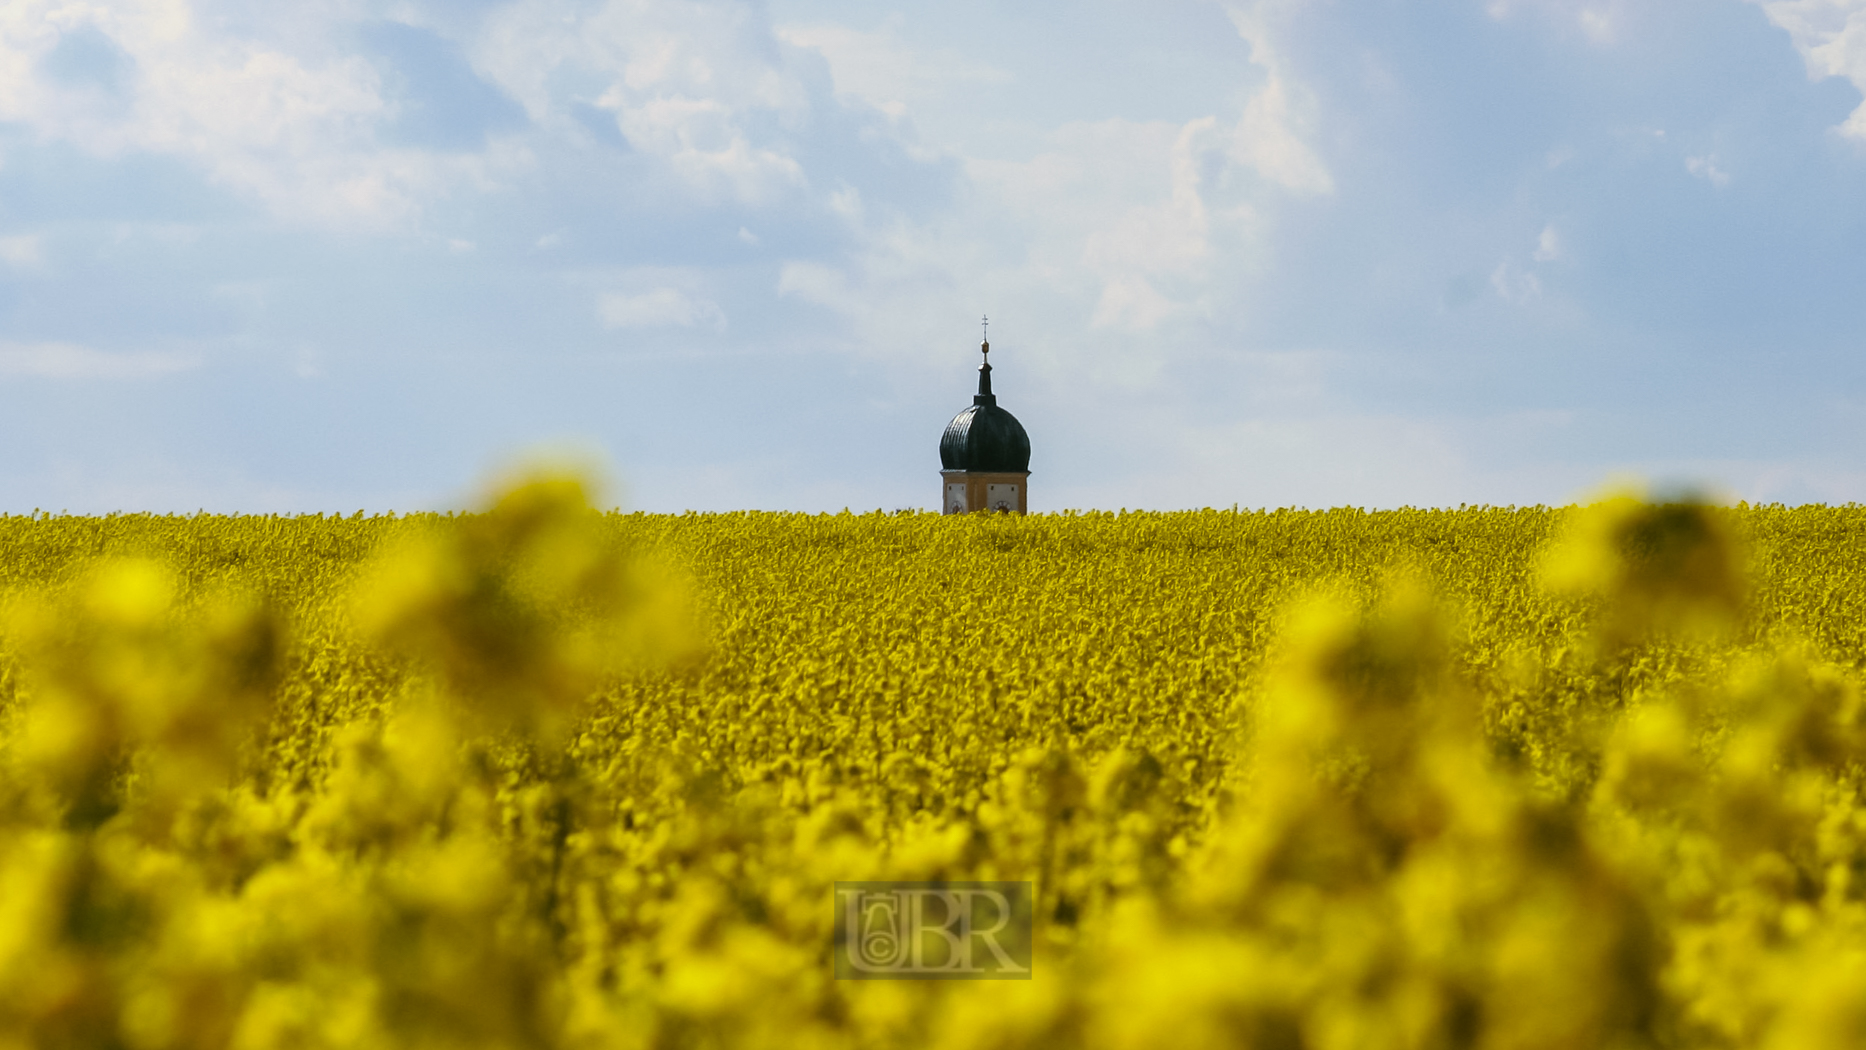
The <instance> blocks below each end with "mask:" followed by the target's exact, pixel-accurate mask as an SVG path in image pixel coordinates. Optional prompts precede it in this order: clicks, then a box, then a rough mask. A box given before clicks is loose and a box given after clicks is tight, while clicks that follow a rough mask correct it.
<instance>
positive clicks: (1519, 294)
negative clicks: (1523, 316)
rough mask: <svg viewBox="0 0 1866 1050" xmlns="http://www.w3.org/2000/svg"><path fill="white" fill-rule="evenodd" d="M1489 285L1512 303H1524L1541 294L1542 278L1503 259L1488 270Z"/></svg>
mask: <svg viewBox="0 0 1866 1050" xmlns="http://www.w3.org/2000/svg"><path fill="white" fill-rule="evenodd" d="M1490 287H1491V288H1492V289H1494V290H1495V291H1496V293H1497V294H1498V295H1499V296H1501V297H1503V298H1504V299H1506V300H1508V301H1510V302H1512V303H1526V302H1529V301H1530V300H1531V299H1535V298H1538V297H1540V296H1541V295H1542V278H1540V277H1537V276H1536V275H1535V274H1533V273H1529V272H1528V271H1525V270H1520V269H1518V268H1517V267H1516V266H1515V265H1513V264H1512V263H1510V262H1509V260H1507V259H1506V260H1504V261H1503V262H1500V263H1498V264H1497V268H1496V269H1494V270H1492V271H1490Z"/></svg>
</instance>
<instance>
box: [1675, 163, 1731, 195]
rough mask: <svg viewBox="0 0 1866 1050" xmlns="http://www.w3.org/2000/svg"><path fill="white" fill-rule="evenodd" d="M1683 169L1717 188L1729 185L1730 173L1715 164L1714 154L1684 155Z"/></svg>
mask: <svg viewBox="0 0 1866 1050" xmlns="http://www.w3.org/2000/svg"><path fill="white" fill-rule="evenodd" d="M1685 170H1686V171H1688V172H1690V173H1691V174H1693V175H1696V176H1697V177H1698V178H1700V179H1703V180H1705V181H1706V182H1709V183H1710V184H1711V185H1712V186H1716V187H1717V188H1719V189H1722V188H1723V187H1725V186H1728V185H1730V173H1729V172H1727V171H1725V170H1723V169H1722V168H1720V167H1718V166H1717V158H1716V156H1715V155H1706V156H1702V157H1686V158H1685Z"/></svg>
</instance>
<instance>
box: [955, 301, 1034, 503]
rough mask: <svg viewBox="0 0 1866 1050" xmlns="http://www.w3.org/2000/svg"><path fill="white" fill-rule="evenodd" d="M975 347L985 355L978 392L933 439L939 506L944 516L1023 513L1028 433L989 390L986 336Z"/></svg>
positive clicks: (1027, 478) (1027, 477)
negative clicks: (936, 440)
mask: <svg viewBox="0 0 1866 1050" xmlns="http://www.w3.org/2000/svg"><path fill="white" fill-rule="evenodd" d="M986 323H987V324H989V323H990V322H989V320H987V322H986ZM987 333H988V334H989V329H987ZM978 350H979V353H981V354H983V355H984V357H985V360H984V363H983V364H981V365H979V366H978V394H977V395H976V396H975V397H973V398H972V407H970V408H968V409H966V410H965V411H963V412H961V413H959V414H958V415H956V416H954V417H952V422H950V423H948V424H946V433H945V434H944V435H943V436H942V437H941V438H940V440H939V460H940V468H941V469H940V472H939V476H940V497H941V500H940V505H941V507H942V508H943V509H944V510H945V513H947V514H964V513H966V512H968V511H974V510H991V511H1004V512H1006V513H1016V514H1024V513H1027V512H1028V511H1029V510H1030V436H1029V435H1028V434H1025V433H1024V426H1023V424H1022V423H1019V422H1018V421H1017V417H1016V416H1013V415H1011V414H1010V413H1009V412H1006V411H1005V410H1004V409H1002V408H999V407H998V399H997V397H996V396H994V395H993V394H992V392H991V340H990V339H989V338H986V339H984V340H983V341H981V342H980V343H979V344H978Z"/></svg>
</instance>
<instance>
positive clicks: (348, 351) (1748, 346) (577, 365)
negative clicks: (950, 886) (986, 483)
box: [0, 0, 1866, 512]
mask: <svg viewBox="0 0 1866 1050" xmlns="http://www.w3.org/2000/svg"><path fill="white" fill-rule="evenodd" d="M1862 85H1866V0H1763V2H1755V0H1433V2H1430V3H1421V2H1418V0H1413V2H1407V3H1400V2H1394V0H1353V2H1349V0H1259V2H1255V3H1249V2H1238V3H1230V4H1227V3H1219V2H1207V0H1196V2H1195V0H1184V2H1175V0H1151V2H1148V3H1139V2H1135V0H1080V2H1075V3H1070V4H1044V3H1035V4H1033V3H1018V4H1013V3H986V2H975V0H945V2H942V3H937V4H935V3H930V2H928V3H899V4H890V5H876V4H849V3H830V2H825V0H771V2H767V3H739V2H712V0H695V2H671V0H636V2H627V0H587V2H585V0H516V2H488V0H445V2H441V0H433V2H430V0H404V2H381V3H377V2H368V0H299V2H294V3H291V4H254V3H251V2H250V0H115V2H112V3H106V4H86V3H73V2H64V0H22V2H21V3H15V4H10V5H8V6H7V7H6V8H5V9H4V10H0V441H3V442H4V447H5V448H6V449H7V452H8V454H7V455H5V456H4V457H0V510H4V511H10V512H23V511H30V510H32V509H33V508H35V507H40V508H45V509H47V510H59V509H68V510H71V511H73V512H102V511H111V510H193V509H196V508H205V509H208V510H219V511H330V510H342V511H346V512H348V511H352V510H355V509H358V508H365V509H368V510H370V511H382V510H411V509H422V508H432V507H444V506H452V505H458V504H460V503H461V502H462V501H463V500H465V499H467V498H468V494H469V493H470V492H471V491H472V489H473V485H474V482H475V479H477V478H479V477H481V476H483V475H484V474H485V473H486V471H488V470H489V469H491V468H494V467H496V466H497V465H498V464H501V463H503V462H508V461H509V460H510V459H511V458H512V457H514V456H517V455H520V454H521V453H523V452H524V451H525V450H527V449H532V448H536V447H539V446H554V447H569V448H574V449H579V450H582V451H583V452H584V453H585V454H590V455H596V456H599V457H602V458H605V459H606V460H607V461H608V462H609V463H610V464H611V468H612V471H613V473H614V475H615V476H616V477H617V478H618V479H619V481H620V487H619V493H618V496H617V498H618V500H619V501H620V502H622V503H623V504H624V505H626V506H630V507H635V508H642V509H648V510H657V511H674V510H683V509H696V510H724V509H736V508H772V509H801V510H839V509H841V508H843V507H845V506H847V507H850V508H854V509H857V510H862V509H873V508H876V507H881V508H885V509H890V510H892V509H895V508H900V507H909V506H923V507H930V506H934V505H935V504H936V498H937V495H938V490H937V488H936V486H937V484H938V475H937V470H938V466H939V463H938V455H937V445H938V439H939V434H940V431H941V429H942V428H943V427H944V425H945V423H946V421H947V419H949V418H950V417H951V416H952V414H953V413H955V412H957V411H958V410H960V409H961V408H963V407H965V406H966V405H967V404H969V403H970V395H971V393H972V387H973V384H974V382H975V374H974V372H973V369H974V368H975V367H976V364H977V357H978V355H977V351H976V346H977V341H978V323H977V322H978V318H979V315H981V314H983V313H987V312H988V313H990V315H991V317H992V342H993V347H994V352H993V355H992V356H993V359H994V361H993V364H994V367H995V373H994V378H995V385H996V387H997V390H998V393H999V395H1000V399H1001V403H1002V404H1003V405H1005V406H1006V407H1007V408H1009V409H1010V410H1011V411H1013V412H1014V413H1016V414H1017V415H1018V417H1019V418H1020V419H1022V420H1023V422H1024V424H1025V426H1026V428H1027V429H1028V430H1029V431H1030V434H1031V443H1032V447H1033V454H1032V458H1031V469H1032V471H1033V472H1034V473H1033V477H1032V483H1031V505H1032V508H1033V509H1036V510H1051V509H1061V508H1065V507H1083V508H1086V507H1103V508H1118V507H1154V508H1178V507H1198V506H1208V505H1209V506H1230V505H1232V504H1234V503H1236V504H1241V505H1243V506H1247V507H1250V506H1283V505H1306V506H1333V505H1341V504H1355V505H1362V506H1369V507H1374V506H1380V507H1391V506H1400V505H1407V504H1410V505H1415V506H1424V505H1456V504H1458V503H1461V502H1473V503H1477V502H1487V503H1530V502H1558V501H1565V500H1568V499H1571V498H1573V497H1574V496H1576V495H1577V494H1578V493H1581V492H1584V491H1586V490H1588V489H1590V488H1591V487H1593V486H1595V485H1597V484H1599V483H1600V482H1602V481H1603V480H1605V479H1607V478H1609V477H1611V476H1614V475H1626V474H1632V475H1637V476H1642V477H1646V478H1651V479H1654V480H1656V481H1659V482H1663V483H1692V484H1698V485H1707V486H1712V487H1715V488H1717V489H1720V490H1722V491H1724V492H1727V493H1729V494H1731V495H1734V496H1740V497H1744V498H1748V499H1751V500H1768V501H1784V502H1791V503H1796V502H1809V501H1821V502H1844V501H1866V352H1863V351H1866V107H1863V106H1862V94H1861V88H1862Z"/></svg>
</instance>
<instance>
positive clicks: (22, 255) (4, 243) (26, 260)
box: [0, 234, 39, 266]
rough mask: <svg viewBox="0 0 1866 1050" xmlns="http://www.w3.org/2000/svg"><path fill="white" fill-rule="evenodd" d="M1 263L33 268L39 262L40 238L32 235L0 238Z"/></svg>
mask: <svg viewBox="0 0 1866 1050" xmlns="http://www.w3.org/2000/svg"><path fill="white" fill-rule="evenodd" d="M0 262H4V263H8V264H10V265H13V266H33V265H35V264H37V263H38V262H39V238H38V237H36V236H32V235H29V234H28V235H21V236H16V237H0Z"/></svg>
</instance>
